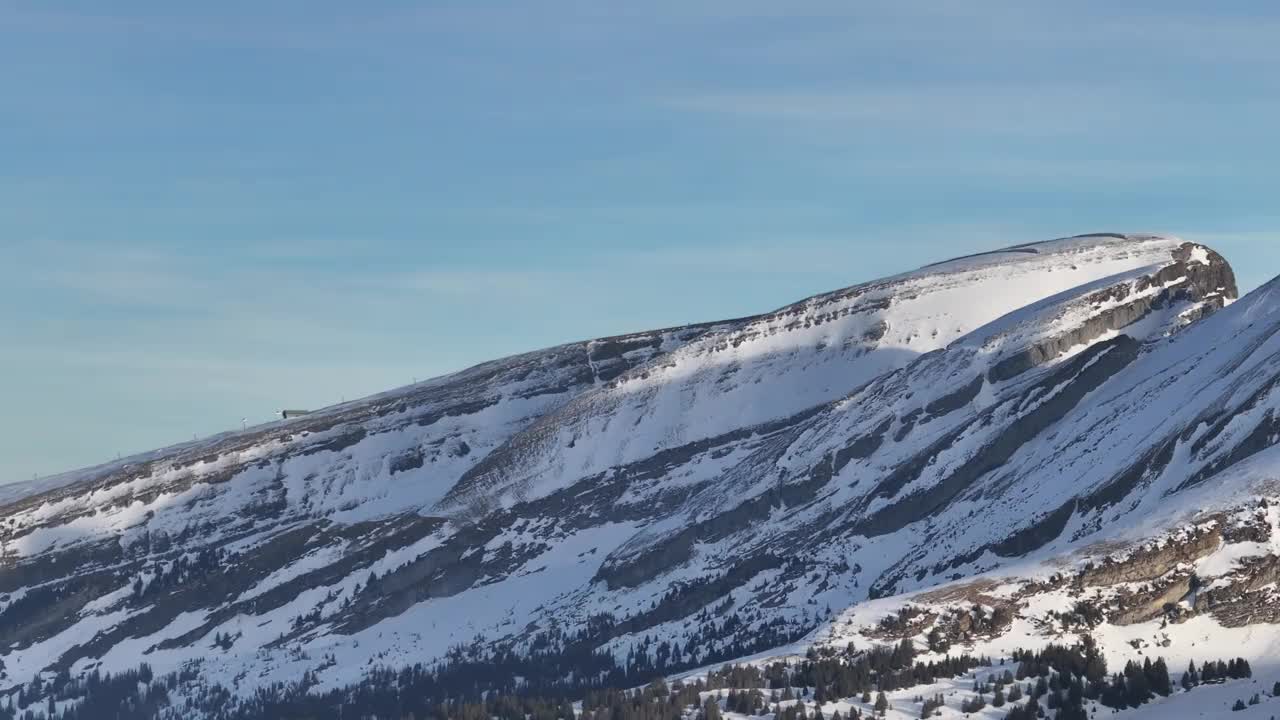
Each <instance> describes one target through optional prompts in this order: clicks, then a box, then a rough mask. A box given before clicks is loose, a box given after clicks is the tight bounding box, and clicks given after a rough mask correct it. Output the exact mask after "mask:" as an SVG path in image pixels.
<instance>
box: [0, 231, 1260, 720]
mask: <svg viewBox="0 0 1280 720" xmlns="http://www.w3.org/2000/svg"><path fill="white" fill-rule="evenodd" d="M1237 295H1238V293H1237V288H1236V283H1235V278H1234V275H1233V273H1232V270H1231V268H1230V266H1229V264H1228V263H1227V261H1226V260H1225V259H1224V258H1223V257H1221V256H1220V255H1219V254H1218V253H1217V252H1215V251H1214V250H1212V249H1211V248H1209V247H1206V246H1203V245H1200V244H1196V243H1191V242H1185V241H1183V240H1181V239H1178V238H1175V237H1169V236H1159V235H1125V234H1111V233H1106V234H1094V235H1083V236H1077V237H1071V238H1064V239H1059V240H1051V241H1047V242H1039V243H1031V244H1026V245H1019V246H1016V247H1011V248H1007V249H1004V250H1000V251H996V252H990V253H983V254H980V255H974V256H969V257H963V258H957V259H954V260H950V261H946V262H941V263H937V264H934V265H930V266H927V267H924V268H921V269H919V270H917V271H914V272H909V273H905V274H902V275H898V276H894V277H889V278H885V279H881V280H876V281H873V282H868V283H864V284H861V285H857V286H853V287H849V288H846V289H843V290H838V291H835V292H831V293H828V294H824V295H818V296H815V297H812V298H808V299H806V300H802V301H800V302H798V303H795V304H793V305H789V306H787V307H784V308H781V309H779V310H776V311H774V312H770V313H766V314H763V315H756V316H751V317H744V318H740V319H734V320H726V321H723V322H715V323H707V324H701V325H691V326H687V327H680V328H669V329H664V330H655V331H651V332H640V333H635V334H630V335H622V336H617V337H609V338H602V339H597V340H591V341H587V342H579V343H573V344H569V345H563V346H560V347H554V348H550V349H546V350H541V351H536V352H531V353H527V354H524V355H518V356H514V357H509V358H504V359H500V360H495V361H492V362H488V363H484V364H481V365H478V366H476V367H473V368H470V369H467V370H464V371H462V372H459V373H456V374H453V375H449V376H446V377H441V378H437V379H434V380H429V381H426V382H422V383H418V384H415V385H411V386H408V387H403V388H399V389H397V390H392V391H390V392H387V393H383V394H381V395H376V396H373V397H369V398H365V399H362V400H358V401H354V402H348V403H344V404H342V405H338V406H334V407H330V408H326V409H323V410H321V411H318V412H315V413H312V414H309V415H305V416H301V417H297V418H291V419H289V420H284V421H280V422H276V423H272V424H268V425H263V426H258V427H251V428H249V429H247V430H245V431H244V432H235V433H228V434H224V435H220V436H216V437H213V438H207V439H204V440H200V441H195V442H191V443H186V444H183V445H177V446H173V447H169V448H164V449H161V450H157V451H154V452H150V453H146V454H144V455H139V456H135V457H130V458H124V459H122V460H119V461H116V462H112V463H108V464H105V465H101V466H98V467H93V468H88V469H85V470H80V471H76V472H72V473H67V474H64V475H60V476H57V477H51V478H44V479H41V480H39V481H37V482H30V483H17V484H10V485H3V486H0V718H3V717H18V718H113V719H116V720H123V719H126V718H166V719H171V718H211V719H214V718H217V719H226V720H231V719H239V718H357V717H359V718H395V719H399V718H409V717H412V718H415V720H421V719H422V718H428V717H458V718H484V717H488V718H495V717H496V718H514V717H520V718H526V717H527V718H549V719H554V718H561V719H562V720H568V718H569V717H570V716H575V717H582V718H605V717H608V718H686V719H688V720H695V719H698V718H703V719H706V720H710V719H711V718H714V717H725V718H745V717H759V718H777V719H779V720H783V719H789V718H800V717H804V718H813V717H816V716H821V717H823V718H826V719H828V720H829V719H830V718H832V717H836V716H838V717H839V718H841V719H842V720H848V719H849V718H855V717H871V716H875V715H882V716H885V717H889V718H920V717H943V718H958V717H974V718H1006V717H1009V718H1012V719H1013V720H1017V719H1018V718H1021V717H1037V716H1039V717H1060V718H1068V719H1070V718H1077V717H1079V718H1084V717H1101V716H1103V715H1107V716H1110V715H1113V714H1115V715H1117V716H1118V717H1121V718H1134V719H1135V720H1136V719H1138V718H1201V717H1204V718H1224V717H1232V718H1235V717H1238V718H1242V719H1243V718H1250V719H1252V718H1269V717H1272V716H1275V715H1280V697H1276V695H1278V694H1280V589H1278V585H1277V584H1278V583H1280V450H1277V449H1276V446H1277V443H1278V442H1280V417H1278V415H1277V410H1278V409H1280V279H1278V280H1276V281H1273V282H1272V283H1269V284H1267V285H1264V286H1262V287H1261V288H1258V289H1257V290H1254V291H1253V292H1251V293H1250V294H1248V295H1246V296H1244V297H1237Z"/></svg>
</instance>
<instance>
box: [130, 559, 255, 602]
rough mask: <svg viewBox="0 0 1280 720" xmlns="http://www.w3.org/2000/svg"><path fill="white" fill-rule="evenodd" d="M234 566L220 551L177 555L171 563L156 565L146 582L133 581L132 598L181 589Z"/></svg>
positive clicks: (140, 599)
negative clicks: (224, 568)
mask: <svg viewBox="0 0 1280 720" xmlns="http://www.w3.org/2000/svg"><path fill="white" fill-rule="evenodd" d="M231 564H234V558H229V557H227V556H226V553H225V552H224V551H222V550H215V549H213V548H203V549H201V550H200V551H198V552H196V553H193V554H190V555H186V554H184V555H179V556H178V557H176V558H174V559H173V561H172V562H167V563H163V564H157V565H156V566H155V567H154V568H153V575H152V577H151V579H150V580H149V581H148V582H143V580H142V578H141V577H138V578H135V579H134V581H133V588H132V589H133V598H134V600H135V601H142V600H146V599H148V598H150V597H153V596H155V595H159V594H161V593H164V592H167V591H169V590H173V589H175V588H179V587H183V586H186V585H188V584H189V583H191V582H194V581H196V580H198V579H201V578H205V577H208V576H209V575H211V574H213V573H215V572H221V571H222V568H223V567H226V566H228V565H231Z"/></svg>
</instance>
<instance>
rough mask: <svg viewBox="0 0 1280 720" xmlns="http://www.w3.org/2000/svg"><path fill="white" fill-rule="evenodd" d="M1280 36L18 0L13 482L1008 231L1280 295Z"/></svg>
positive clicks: (1242, 26)
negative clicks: (1237, 278)
mask: <svg viewBox="0 0 1280 720" xmlns="http://www.w3.org/2000/svg"><path fill="white" fill-rule="evenodd" d="M1276 37H1280V11H1278V10H1277V9H1275V7H1274V4H1273V3H1264V2H1236V3H1214V4H1211V3H1202V2H1195V3H1191V2H1177V1H1173V2H1156V1H1154V0H1153V1H1151V2H1073V3H1053V4H1050V3H1027V2H1021V1H1019V2H998V1H996V2H949V1H946V0H935V1H930V2H923V1H914V0H906V1H904V0H873V1H866V2H858V1H853V0H847V1H845V2H825V1H814V2H808V1H805V0H798V1H797V2H786V3H780V2H760V1H757V0H732V1H731V0H705V1H699V0H651V1H650V2H645V3H626V4H624V3H607V2H594V1H587V0H581V1H574V2H569V1H557V0H549V1H548V2H538V3H530V2H521V3H514V2H512V3H507V2H475V1H474V0H473V1H470V2H456V3H454V2H427V3H408V2H377V1H373V0H371V1H369V2H361V3H349V2H335V1H333V0H310V1H308V2H301V1H298V2H263V1H261V0H255V1H253V2H239V1H230V2H218V3H172V2H120V3H103V2H73V1H68V2H58V3H49V2H36V1H32V2H12V1H8V0H0V67H3V68H4V71H3V73H0V118H3V120H0V156H2V157H3V158H4V160H3V162H0V249H3V254H2V255H0V348H3V350H4V351H3V353H0V383H2V385H0V393H2V394H0V397H3V398H4V412H3V414H2V416H0V482H2V481H8V480H21V479H27V478H29V477H31V476H32V474H34V473H39V474H46V473H51V472H55V471H61V470H66V469H70V468H73V467H76V466H81V465H86V464H90V463H93V462H96V461H100V460H105V459H107V458H109V457H113V456H114V455H115V454H116V453H117V452H121V453H129V452H133V451H140V450H145V449H149V448H151V447H153V446H158V445H161V444H166V443H169V442H175V441H180V440H183V439H189V438H190V437H191V436H192V434H200V435H204V434H208V433H211V432H216V431H219V430H223V429H227V428H229V427H232V426H237V425H238V424H239V421H240V418H241V417H248V418H249V419H250V421H257V420H264V419H266V418H267V417H268V416H269V415H270V413H271V412H272V411H273V410H274V409H276V408H279V407H282V406H302V407H309V406H319V405H324V404H327V403H330V402H336V401H338V400H339V399H340V398H342V397H346V398H352V397H356V396H359V395H363V394H367V393H370V392H375V391H379V390H382V389H387V388H389V387H392V386H396V385H400V384H403V383H406V382H409V381H411V380H412V379H413V378H415V377H416V378H418V379H422V378H425V377H429V376H432V375H435V374H440V373H443V372H446V371H449V370H453V369H457V368H461V367H463V366H466V365H468V364H470V363H473V362H477V361H480V360H484V359H487V358H491V357H494V356H499V355H503V354H508V353H512V352H516V351H520V350H526V349H532V348H535V347H540V346H546V345H551V344H555V343H558V342H562V341H568V340H574V339H581V338H586V337H591V336H599V335H606V334H613V333H618V332H624V331H629V330H637V329H642V328H648V327H654V326H666V325H675V324H680V323H685V322H689V321H697V320H706V319H714V318H721V317H727V316H736V315H742V314H746V313H751V312H756V311H763V310H767V309H770V308H773V307H776V306H778V305H781V304H784V303H786V302H789V301H792V300H795V299H799V298H801V297H804V296H806V295H809V294H813V293H816V292H820V291H824V290H829V289H834V288H837V287H841V286H844V285H849V284H853V283H855V282H858V281H861V280H866V279H869V278H872V277H876V276H879V275H884V274H887V273H891V272H895V271H898V270H904V269H909V268H912V267H915V266H918V265H921V264H923V263H926V262H929V261H933V260H937V259H941V258H944V257H947V256H952V255H957V254H963V253H968V252H973V251H978V250H984V249H989V248H992V247H996V246H999V245H1002V244H1010V243H1015V242H1025V241H1030V240H1038V239H1046V238H1050V237H1056V236H1061V235H1068V234H1075V233H1082V232H1090V231H1109V230H1121V231H1126V230H1133V231H1141V230H1156V231H1167V232H1174V233H1178V234H1181V235H1184V236H1186V237H1188V238H1191V239H1196V240H1202V241H1204V242H1207V243H1209V244H1210V245H1212V246H1214V247H1216V248H1217V249H1219V250H1221V251H1222V252H1223V253H1224V254H1225V255H1227V257H1228V259H1230V260H1231V261H1232V262H1233V264H1234V265H1235V266H1236V268H1237V270H1238V272H1239V274H1240V275H1241V278H1242V283H1243V284H1244V285H1246V286H1255V285H1257V284H1258V283H1260V282H1262V281H1264V280H1266V279H1268V278H1270V277H1271V276H1272V275H1274V274H1280V242H1277V240H1276V239H1275V238H1276V237H1280V236H1277V235H1276V234H1275V231H1276V230H1277V229H1278V228H1280V221H1278V218H1277V216H1278V214H1280V211H1278V210H1277V208H1276V201H1275V195H1276V189H1277V182H1276V170H1275V169H1276V168H1277V167H1280V144H1278V143H1277V142H1276V141H1275V136H1276V135H1275V133H1276V130H1275V128H1276V127H1278V126H1280V92H1278V91H1280V43H1276V42H1275V38H1276Z"/></svg>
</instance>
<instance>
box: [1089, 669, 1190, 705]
mask: <svg viewBox="0 0 1280 720" xmlns="http://www.w3.org/2000/svg"><path fill="white" fill-rule="evenodd" d="M1172 693H1173V683H1172V682H1171V681H1170V680H1169V667H1168V666H1167V665H1166V664H1165V662H1164V658H1157V659H1156V661H1155V662H1152V661H1151V658H1146V659H1145V660H1144V661H1143V662H1142V664H1141V665H1139V664H1138V663H1137V662H1135V661H1133V660H1130V661H1129V662H1128V663H1126V664H1125V666H1124V672H1123V673H1117V674H1116V675H1114V676H1113V677H1112V678H1111V681H1110V682H1109V683H1108V684H1107V685H1106V687H1105V688H1103V690H1102V693H1101V695H1100V698H1099V699H1100V700H1101V702H1102V704H1103V705H1106V706H1107V707H1109V708H1114V709H1116V710H1121V709H1124V708H1126V707H1131V708H1136V707H1142V706H1143V705H1145V704H1146V703H1148V702H1150V701H1151V699H1152V698H1153V697H1155V696H1156V695H1159V696H1161V697H1168V696H1169V695H1171V694H1172Z"/></svg>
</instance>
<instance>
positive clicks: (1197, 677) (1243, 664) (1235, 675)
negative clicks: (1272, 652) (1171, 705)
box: [1181, 658, 1280, 690]
mask: <svg viewBox="0 0 1280 720" xmlns="http://www.w3.org/2000/svg"><path fill="white" fill-rule="evenodd" d="M1251 677H1253V668H1252V667H1251V666H1250V665H1249V661H1248V660H1245V659H1244V658H1236V659H1235V660H1228V661H1225V662H1224V661H1222V660H1216V661H1213V660H1211V661H1209V662H1206V663H1205V664H1204V665H1202V666H1201V667H1200V669H1199V670H1196V663H1195V661H1194V660H1193V661H1191V664H1189V665H1188V666H1187V671H1186V672H1184V673H1182V682H1181V685H1182V689H1183V690H1190V689H1192V688H1194V687H1196V686H1198V685H1217V684H1219V683H1224V682H1226V681H1228V680H1244V679H1245V678H1251ZM1276 689H1277V690H1280V683H1277V686H1276Z"/></svg>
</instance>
